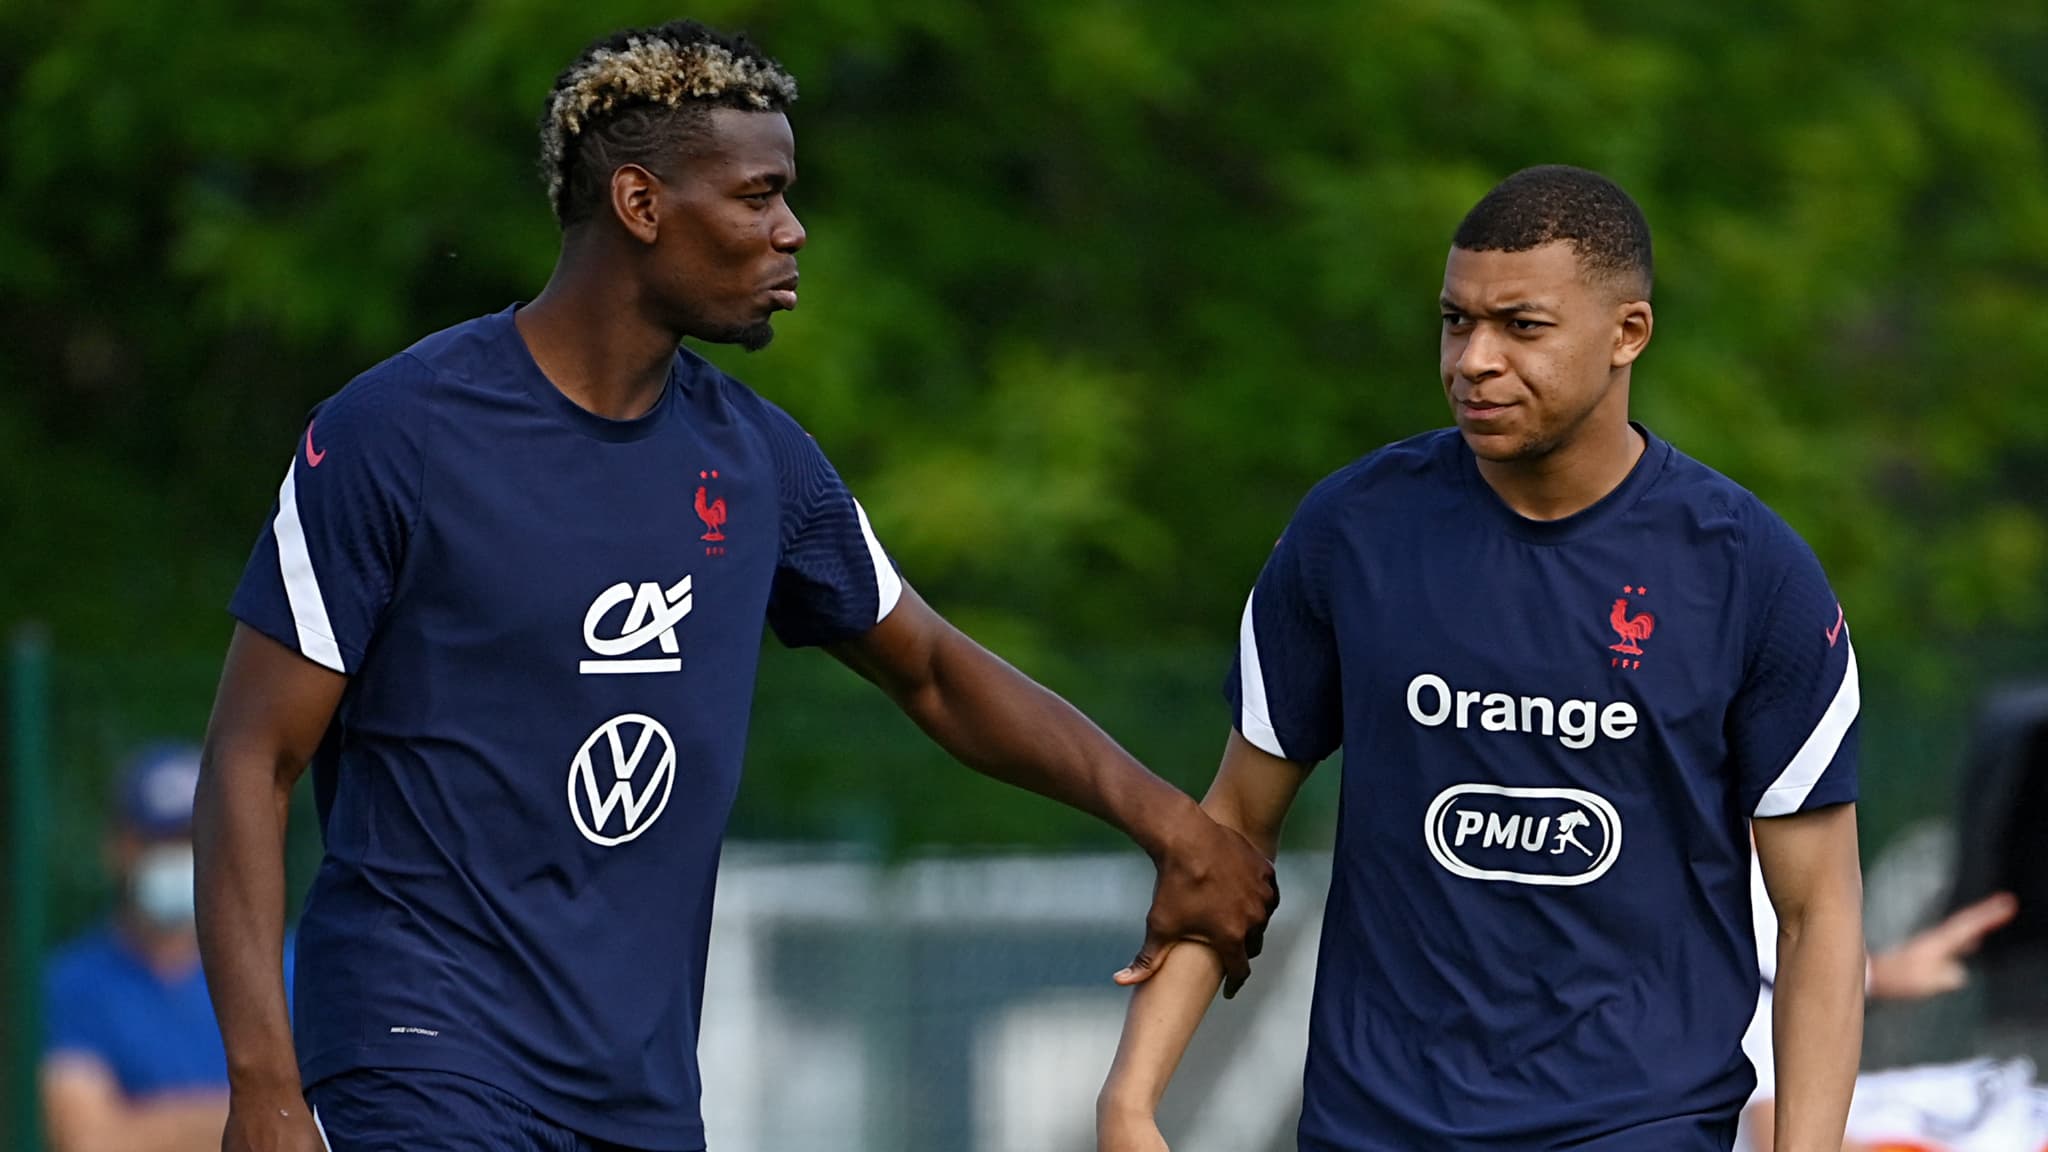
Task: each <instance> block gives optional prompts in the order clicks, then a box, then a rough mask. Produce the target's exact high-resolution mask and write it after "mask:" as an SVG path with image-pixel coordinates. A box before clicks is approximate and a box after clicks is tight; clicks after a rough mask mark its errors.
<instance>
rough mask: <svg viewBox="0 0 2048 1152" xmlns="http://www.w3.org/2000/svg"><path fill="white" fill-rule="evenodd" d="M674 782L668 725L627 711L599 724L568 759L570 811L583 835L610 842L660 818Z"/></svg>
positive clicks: (631, 835)
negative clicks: (573, 755)
mask: <svg viewBox="0 0 2048 1152" xmlns="http://www.w3.org/2000/svg"><path fill="white" fill-rule="evenodd" d="M675 784H676V742H675V741H674V740H672V739H670V738H669V734H668V729H666V728H663V727H662V726H661V722H660V721H658V720H656V719H655V718H654V717H652V716H642V715H641V714H639V713H638V712H628V713H627V714H626V715H624V716H618V717H614V718H612V719H610V720H607V721H605V722H604V723H603V724H602V725H600V726H599V727H598V729H597V731H595V732H592V733H591V734H590V739H588V740H585V741H584V742H583V747H581V748H578V749H577V750H576V758H575V759H574V760H572V761H570V762H569V814H570V815H572V816H574V817H575V818H576V830H577V831H578V832H581V833H583V838H584V839H585V840H588V841H590V842H591V843H592V844H599V845H602V846H604V847H606V848H610V847H613V846H614V845H618V844H624V843H625V842H626V841H628V840H631V839H633V838H635V837H637V836H639V835H640V834H641V833H642V832H645V831H647V829H648V828H649V827H651V826H652V825H653V824H654V822H655V821H656V820H659V819H661V813H662V810H663V809H665V808H667V807H668V794H669V793H670V792H671V791H673V790H674V789H675ZM600 793H602V795H600ZM613 817H617V819H613Z"/></svg>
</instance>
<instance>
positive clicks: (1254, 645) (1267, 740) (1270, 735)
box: [1237, 591, 1287, 760]
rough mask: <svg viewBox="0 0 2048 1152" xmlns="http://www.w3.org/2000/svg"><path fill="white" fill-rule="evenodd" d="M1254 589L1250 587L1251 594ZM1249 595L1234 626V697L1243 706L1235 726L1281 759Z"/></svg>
mask: <svg viewBox="0 0 2048 1152" xmlns="http://www.w3.org/2000/svg"><path fill="white" fill-rule="evenodd" d="M1256 595H1258V593H1257V592H1256V591H1254V592H1253V593H1252V596H1256ZM1252 596H1247V597H1245V598H1244V622H1243V623H1241V624H1239V625H1238V629H1237V667H1238V678H1239V681H1240V683H1239V685H1238V697H1239V699H1241V700H1242V701H1243V706H1242V707H1240V708H1239V709H1238V719H1237V730H1238V731H1239V732H1241V733H1243V734H1244V738H1245V739H1247V740H1249V741H1251V742H1252V745H1253V746H1254V747H1256V748H1258V749H1259V751H1261V752H1265V753H1268V754H1270V755H1273V756H1278V757H1280V758H1281V759H1283V760H1285V759H1286V758H1287V753H1285V752H1283V751H1281V750H1280V734H1279V733H1277V732H1275V731H1273V722H1272V721H1271V720H1269V719H1267V717H1268V715H1270V713H1269V712H1268V711H1267V709H1266V677H1265V674H1264V673H1263V672H1262V671H1260V669H1259V637H1258V632H1257V629H1255V628H1254V627H1253V625H1252Z"/></svg>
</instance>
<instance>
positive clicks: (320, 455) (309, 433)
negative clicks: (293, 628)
mask: <svg viewBox="0 0 2048 1152" xmlns="http://www.w3.org/2000/svg"><path fill="white" fill-rule="evenodd" d="M325 459H327V453H325V452H315V451H314V450H313V425H312V424H311V423H310V422H308V423H307V425H306V466H307V467H308V468H318V467H319V466H320V462H321V461H322V460H325ZM1828 643H1829V645H1830V646H1833V643H1834V642H1833V641H1832V640H1831V641H1829V642H1828Z"/></svg>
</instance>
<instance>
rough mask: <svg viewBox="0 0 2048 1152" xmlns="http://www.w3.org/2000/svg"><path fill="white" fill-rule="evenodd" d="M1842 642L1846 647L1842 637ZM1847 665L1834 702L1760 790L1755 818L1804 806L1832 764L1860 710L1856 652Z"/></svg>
mask: <svg viewBox="0 0 2048 1152" xmlns="http://www.w3.org/2000/svg"><path fill="white" fill-rule="evenodd" d="M1842 642H1843V643H1844V644H1847V643H1848V642H1849V641H1848V637H1847V636H1846V635H1845V636H1844V637H1843V638H1842ZM1848 657H1849V664H1848V667H1846V668H1844V669H1843V670H1842V684H1841V687H1839V688H1837V689H1835V699H1834V701H1833V702H1832V703H1830V704H1829V705H1828V710H1827V711H1826V712H1823V713H1821V717H1820V723H1818V724H1816V725H1814V726H1813V732H1812V733H1811V734H1810V735H1808V736H1807V737H1806V743H1804V744H1802V745H1800V747H1799V754H1798V755H1796V756H1794V757H1792V762H1791V763H1790V764H1787V765H1786V766H1785V770H1784V771H1783V772H1780V773H1778V778H1777V779H1776V780H1773V781H1771V786H1770V787H1769V788H1768V789H1766V790H1765V791H1764V798H1763V800H1762V801H1760V802H1759V803H1758V804H1757V806H1756V814H1757V815H1758V816H1789V815H1791V814H1792V813H1794V812H1797V811H1799V808H1800V806H1801V805H1803V804H1805V803H1806V797H1807V794H1808V793H1810V792H1812V791H1813V786H1814V785H1815V784H1818V783H1820V778H1821V775H1822V774H1823V773H1825V772H1826V771H1827V770H1828V765H1830V764H1832V763H1834V762H1835V753H1836V752H1837V751H1838V750H1840V748H1841V747H1842V737H1844V736H1847V735H1848V734H1849V725H1850V724H1852V723H1854V722H1855V720H1856V713H1857V712H1858V711H1859V710H1861V709H1862V707H1863V699H1862V695H1861V693H1859V692H1858V691H1857V687H1856V649H1855V647H1854V646H1853V645H1852V646H1851V647H1850V648H1849V651H1848Z"/></svg>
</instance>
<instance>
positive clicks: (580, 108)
mask: <svg viewBox="0 0 2048 1152" xmlns="http://www.w3.org/2000/svg"><path fill="white" fill-rule="evenodd" d="M795 101H796V81H795V80H794V79H792V78H791V77H790V75H789V73H787V72H785V71H783V70H782V66H781V65H780V64H777V63H776V62H775V61H774V60H771V59H769V58H768V57H767V56H765V55H763V54H762V53H761V51H760V50H759V49H758V48H756V47H754V45H753V44H751V43H750V42H748V40H747V38H746V37H744V36H727V35H725V34H723V33H721V32H717V31H714V30H713V29H710V28H706V27H705V26H704V25H702V24H699V23H697V22H696V21H694V20H672V21H670V22H668V23H666V24H662V25H659V26H657V27H653V28H630V29H627V30H625V31H622V32H614V33H613V34H611V35H610V36H607V37H605V38H604V39H602V40H599V41H597V42H596V43H594V44H592V45H590V46H589V47H588V48H585V49H584V50H583V52H582V54H581V55H579V56H577V57H576V60H575V62H574V63H572V64H570V65H569V67H568V68H567V69H565V70H563V72H562V74H561V75H560V76H557V77H556V78H555V86H554V90H553V91H552V92H550V93H549V94H548V103H547V110H546V111H545V112H543V113H542V114H541V120H540V170H541V176H542V178H543V179H544V180H546V182H547V188H548V203H549V204H550V205H551V206H552V207H553V208H554V210H555V219H556V220H557V221H558V222H560V224H561V225H562V226H563V227H564V228H567V227H568V226H569V225H571V224H574V223H577V222H578V221H581V220H584V219H586V218H588V217H589V216H590V214H591V213H592V212H594V211H596V209H597V208H598V206H599V205H601V204H603V203H604V202H605V199H606V197H607V196H608V194H609V190H610V188H611V179H612V173H614V172H616V171H618V169H619V166H620V165H622V164H641V165H644V166H646V167H648V168H649V169H651V170H659V168H660V167H661V166H662V165H664V164H665V163H667V162H672V161H673V160H674V159H675V158H676V157H677V156H679V155H680V154H681V153H682V151H683V150H685V149H687V148H688V146H689V145H690V144H691V143H693V142H694V141H695V140H696V139H698V138H699V137H700V135H701V134H702V132H703V130H704V123H705V120H706V119H707V117H708V115H709V113H710V110H711V109H713V108H740V109H746V110H750V111H756V112H780V111H782V110H783V109H785V108H787V107H788V106H789V105H790V104H792V103H794V102H795Z"/></svg>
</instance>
